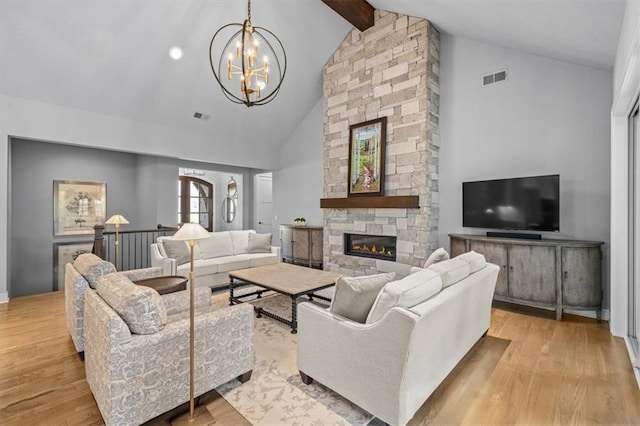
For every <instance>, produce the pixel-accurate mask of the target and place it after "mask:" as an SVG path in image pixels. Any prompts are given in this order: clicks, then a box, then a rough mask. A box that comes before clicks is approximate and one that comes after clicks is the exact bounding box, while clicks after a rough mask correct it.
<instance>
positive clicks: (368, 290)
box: [329, 272, 396, 323]
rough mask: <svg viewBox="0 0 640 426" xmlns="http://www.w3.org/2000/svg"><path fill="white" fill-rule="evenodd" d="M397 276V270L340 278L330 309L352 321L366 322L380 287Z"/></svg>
mask: <svg viewBox="0 0 640 426" xmlns="http://www.w3.org/2000/svg"><path fill="white" fill-rule="evenodd" d="M395 276H396V274H395V272H389V273H386V274H377V275H365V276H361V277H342V278H338V281H336V291H335V294H334V296H333V300H332V301H331V306H330V307H329V311H330V312H332V313H334V314H336V315H340V316H343V317H345V318H348V319H350V320H352V321H356V322H359V323H364V322H365V320H366V319H367V315H368V314H369V310H371V305H373V302H374V301H375V300H376V297H377V296H378V293H380V289H381V288H382V287H384V286H385V285H386V284H387V283H389V282H391V281H392V280H393V279H394V278H395Z"/></svg>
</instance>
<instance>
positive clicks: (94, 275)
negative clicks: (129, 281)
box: [73, 253, 116, 289]
mask: <svg viewBox="0 0 640 426" xmlns="http://www.w3.org/2000/svg"><path fill="white" fill-rule="evenodd" d="M73 267H74V268H76V269H77V270H78V272H79V273H80V275H82V276H83V277H84V279H85V280H87V282H88V283H89V287H91V288H93V289H95V288H96V286H97V285H98V280H99V279H100V277H102V276H103V275H107V274H111V273H113V272H116V267H115V266H113V263H111V262H107V261H106V260H102V259H100V258H99V257H98V256H96V255H95V254H92V253H84V254H81V255H80V256H78V257H77V258H76V260H75V261H74V262H73Z"/></svg>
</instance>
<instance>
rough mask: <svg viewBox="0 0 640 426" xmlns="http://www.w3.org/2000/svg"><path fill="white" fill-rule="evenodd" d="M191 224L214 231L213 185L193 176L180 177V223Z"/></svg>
mask: <svg viewBox="0 0 640 426" xmlns="http://www.w3.org/2000/svg"><path fill="white" fill-rule="evenodd" d="M189 222H194V223H199V224H200V225H202V226H203V227H204V228H205V229H207V230H208V231H210V232H211V231H213V185H212V184H211V183H209V182H207V181H206V180H202V179H198V178H194V177H191V176H179V177H178V223H181V224H182V223H189Z"/></svg>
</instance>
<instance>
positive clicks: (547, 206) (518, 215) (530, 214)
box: [462, 175, 560, 231]
mask: <svg viewBox="0 0 640 426" xmlns="http://www.w3.org/2000/svg"><path fill="white" fill-rule="evenodd" d="M462 226H464V227H469V228H490V229H508V230H519V231H559V230H560V175H548V176H533V177H520V178H511V179H496V180H483V181H476V182H463V183H462Z"/></svg>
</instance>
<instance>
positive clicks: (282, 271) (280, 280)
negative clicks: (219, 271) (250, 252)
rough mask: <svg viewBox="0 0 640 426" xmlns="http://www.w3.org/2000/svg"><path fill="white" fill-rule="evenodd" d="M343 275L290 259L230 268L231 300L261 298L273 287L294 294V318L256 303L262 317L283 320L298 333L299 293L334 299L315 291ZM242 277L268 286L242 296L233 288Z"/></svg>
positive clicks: (323, 298)
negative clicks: (290, 262)
mask: <svg viewBox="0 0 640 426" xmlns="http://www.w3.org/2000/svg"><path fill="white" fill-rule="evenodd" d="M342 276H343V275H340V274H336V273H334V272H327V271H322V270H319V269H312V268H306V267H304V266H297V265H291V264H289V263H276V264H273V265H265V266H258V267H255V268H247V269H239V270H237V271H232V272H229V280H230V282H229V304H230V305H235V304H238V303H244V301H243V300H242V299H244V298H245V297H249V296H257V297H258V298H260V297H261V296H262V293H264V292H265V291H269V290H272V291H275V292H277V293H280V294H284V295H287V296H289V297H291V320H288V319H286V318H282V317H280V316H278V315H276V314H274V313H272V312H268V311H265V310H264V308H260V307H254V310H255V311H256V313H257V314H258V315H257V316H258V318H260V317H261V316H262V315H266V316H268V317H270V318H273V319H275V320H278V321H280V322H283V323H285V324H287V325H288V326H290V327H291V333H292V334H296V333H297V332H298V319H297V318H298V306H297V299H298V297H300V296H305V295H306V296H308V297H309V299H310V300H313V298H314V297H316V298H318V299H322V300H327V301H331V299H329V298H327V297H324V296H320V295H317V294H315V293H314V292H316V291H319V290H322V289H325V288H329V287H331V286H333V285H335V283H336V280H337V279H338V278H340V277H342ZM238 281H241V282H242V283H249V284H253V285H255V286H258V287H261V288H263V289H264V290H257V291H254V292H251V293H247V294H243V295H242V296H234V294H233V291H234V289H235V288H236V287H238V285H239V284H238Z"/></svg>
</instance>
